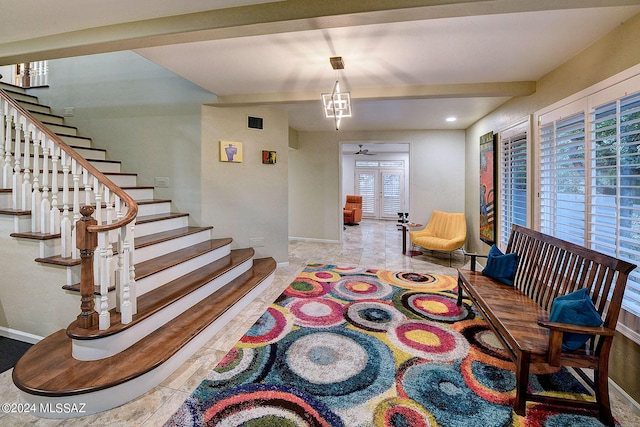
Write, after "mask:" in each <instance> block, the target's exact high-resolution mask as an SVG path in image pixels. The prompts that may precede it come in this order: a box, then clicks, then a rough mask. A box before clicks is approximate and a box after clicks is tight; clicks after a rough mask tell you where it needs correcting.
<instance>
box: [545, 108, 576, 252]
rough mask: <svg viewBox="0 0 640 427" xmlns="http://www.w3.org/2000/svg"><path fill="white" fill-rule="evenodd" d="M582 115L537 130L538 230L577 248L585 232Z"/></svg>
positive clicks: (560, 120)
mask: <svg viewBox="0 0 640 427" xmlns="http://www.w3.org/2000/svg"><path fill="white" fill-rule="evenodd" d="M584 117H585V115H584V112H579V113H577V114H572V115H571V116H569V117H561V118H559V119H557V120H553V121H551V122H550V123H548V124H545V125H543V126H542V127H541V128H540V141H539V153H538V154H539V162H540V169H539V174H540V175H539V180H538V185H539V188H538V199H539V200H538V202H539V208H540V212H539V213H540V231H542V232H543V233H546V234H550V235H552V236H556V237H559V238H561V239H564V240H567V241H569V242H573V243H576V244H578V245H584V237H585V236H584V233H585V203H586V201H585V118H584Z"/></svg>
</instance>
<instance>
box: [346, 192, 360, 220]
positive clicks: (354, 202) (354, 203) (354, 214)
mask: <svg viewBox="0 0 640 427" xmlns="http://www.w3.org/2000/svg"><path fill="white" fill-rule="evenodd" d="M343 213H344V223H345V224H356V223H358V222H360V221H362V196H353V195H349V196H347V202H346V203H345V205H344V209H343Z"/></svg>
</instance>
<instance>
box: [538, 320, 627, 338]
mask: <svg viewBox="0 0 640 427" xmlns="http://www.w3.org/2000/svg"><path fill="white" fill-rule="evenodd" d="M538 325H540V326H542V327H543V328H547V329H549V330H551V331H558V332H573V333H574V334H588V335H603V336H613V335H614V334H615V329H611V328H605V327H603V326H580V325H573V324H570V323H558V322H550V321H549V320H544V319H540V320H538Z"/></svg>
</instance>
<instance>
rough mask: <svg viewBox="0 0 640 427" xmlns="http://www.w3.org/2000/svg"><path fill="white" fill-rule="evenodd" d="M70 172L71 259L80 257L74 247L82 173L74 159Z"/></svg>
mask: <svg viewBox="0 0 640 427" xmlns="http://www.w3.org/2000/svg"><path fill="white" fill-rule="evenodd" d="M71 173H72V174H73V227H72V231H71V242H72V244H73V247H74V249H73V250H72V252H71V257H72V258H73V259H78V258H80V251H78V249H77V248H76V247H75V246H76V245H75V241H76V223H77V222H78V220H79V219H80V218H81V217H82V215H80V175H81V174H82V171H81V166H80V165H79V164H77V162H76V159H71Z"/></svg>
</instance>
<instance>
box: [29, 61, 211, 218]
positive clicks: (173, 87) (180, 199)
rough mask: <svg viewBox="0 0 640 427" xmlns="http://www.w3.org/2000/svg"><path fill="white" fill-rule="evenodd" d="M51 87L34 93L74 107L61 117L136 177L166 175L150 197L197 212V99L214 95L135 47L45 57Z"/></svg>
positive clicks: (141, 181) (56, 105)
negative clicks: (165, 183) (70, 114)
mask: <svg viewBox="0 0 640 427" xmlns="http://www.w3.org/2000/svg"><path fill="white" fill-rule="evenodd" d="M49 79H50V88H49V89H37V90H34V91H32V93H33V94H34V95H36V96H38V97H39V98H40V100H41V102H42V103H44V104H48V105H51V106H52V108H53V112H54V114H58V115H63V114H64V108H66V107H73V108H75V115H74V116H73V117H65V122H66V123H68V124H70V125H73V126H77V127H78V128H79V130H80V134H81V135H83V136H88V137H91V138H92V139H93V145H94V146H96V147H98V148H106V149H107V155H108V158H110V159H114V160H120V161H122V171H123V172H136V173H138V185H153V184H154V178H155V177H167V178H169V187H168V188H157V189H156V191H155V196H156V198H163V199H171V200H172V208H173V210H175V211H177V212H189V213H190V217H189V219H190V221H191V223H192V224H194V225H201V224H202V222H201V218H200V217H199V215H200V106H201V104H203V103H207V102H209V103H210V102H213V101H215V99H216V97H215V95H212V94H211V93H209V92H207V91H205V90H203V89H201V88H199V87H198V86H196V85H194V84H193V83H190V82H188V81H186V80H185V79H183V78H181V77H178V76H176V75H175V74H173V73H171V72H170V71H167V70H165V69H164V68H161V67H159V66H158V65H156V64H154V63H152V62H150V61H149V60H147V59H145V58H143V57H141V56H139V55H137V54H135V53H133V52H116V53H108V54H102V55H91V56H85V57H79V58H67V59H59V60H55V61H50V63H49Z"/></svg>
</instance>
